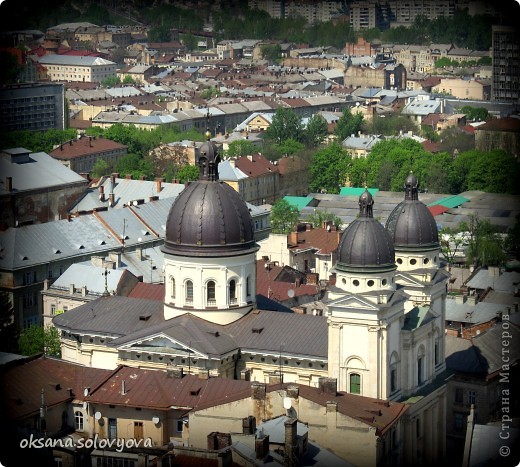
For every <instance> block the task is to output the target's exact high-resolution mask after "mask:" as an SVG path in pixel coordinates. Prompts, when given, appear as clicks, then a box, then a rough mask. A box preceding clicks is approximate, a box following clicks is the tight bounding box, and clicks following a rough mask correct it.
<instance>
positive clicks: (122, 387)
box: [121, 379, 126, 396]
mask: <svg viewBox="0 0 520 467" xmlns="http://www.w3.org/2000/svg"><path fill="white" fill-rule="evenodd" d="M125 394H126V384H125V380H124V379H123V380H121V395H122V396H124V395H125Z"/></svg>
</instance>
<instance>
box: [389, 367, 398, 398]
mask: <svg viewBox="0 0 520 467" xmlns="http://www.w3.org/2000/svg"><path fill="white" fill-rule="evenodd" d="M396 390H397V370H396V369H395V368H392V369H391V370H390V392H395V391H396Z"/></svg>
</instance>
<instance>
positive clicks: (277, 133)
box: [265, 107, 303, 144]
mask: <svg viewBox="0 0 520 467" xmlns="http://www.w3.org/2000/svg"><path fill="white" fill-rule="evenodd" d="M265 133H266V137H267V138H268V139H269V140H271V141H273V142H274V143H276V144H280V143H283V142H284V141H286V140H288V139H293V140H295V141H298V142H301V140H302V136H303V131H302V121H301V118H300V117H299V116H298V115H297V114H296V112H295V111H294V110H292V109H287V108H284V107H279V108H278V109H276V112H275V114H274V115H273V119H272V121H271V124H270V125H269V128H268V129H267V130H266V132H265Z"/></svg>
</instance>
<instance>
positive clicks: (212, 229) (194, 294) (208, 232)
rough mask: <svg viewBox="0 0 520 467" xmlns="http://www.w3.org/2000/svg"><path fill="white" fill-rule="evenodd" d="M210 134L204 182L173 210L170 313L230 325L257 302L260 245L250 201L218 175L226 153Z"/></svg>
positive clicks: (202, 162)
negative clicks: (222, 154)
mask: <svg viewBox="0 0 520 467" xmlns="http://www.w3.org/2000/svg"><path fill="white" fill-rule="evenodd" d="M210 136H211V134H210V133H209V132H208V133H207V137H208V140H207V141H206V142H205V143H204V144H203V145H202V147H201V149H200V153H199V156H198V158H197V164H198V166H199V180H198V181H196V182H193V183H191V184H190V185H188V186H187V187H186V188H185V189H184V190H183V191H182V193H181V194H180V195H179V196H178V197H177V198H176V200H175V202H174V203H173V205H172V207H171V209H170V213H169V214H168V219H167V222H166V238H165V243H164V246H163V248H162V251H163V253H164V272H165V283H166V292H165V298H164V317H165V319H170V318H174V317H176V316H180V315H182V314H185V313H190V314H193V315H195V316H198V317H200V318H203V319H205V320H207V321H211V322H214V323H217V324H228V323H231V322H233V321H236V320H237V319H239V318H240V317H242V316H244V315H245V314H247V313H248V312H249V311H251V309H252V308H253V306H254V303H255V294H256V251H257V250H258V246H257V244H256V243H255V240H254V236H253V224H252V221H251V215H250V214H249V210H248V208H247V205H246V203H245V202H244V201H243V200H242V198H240V195H239V194H238V193H237V192H236V191H235V190H233V188H231V187H230V186H229V185H227V184H226V183H223V182H221V181H220V180H219V178H218V164H219V162H220V156H219V154H218V149H217V146H216V145H215V144H214V143H212V142H211V141H210V140H209V137H210Z"/></svg>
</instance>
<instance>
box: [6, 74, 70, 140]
mask: <svg viewBox="0 0 520 467" xmlns="http://www.w3.org/2000/svg"><path fill="white" fill-rule="evenodd" d="M64 102H65V89H64V87H63V85H62V84H57V83H24V84H13V85H7V86H4V87H2V88H1V89H0V131H14V130H32V131H35V130H50V129H56V130H63V129H64V128H65V110H64V109H65V106H64Z"/></svg>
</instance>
